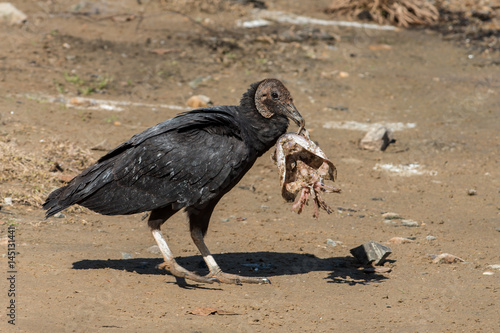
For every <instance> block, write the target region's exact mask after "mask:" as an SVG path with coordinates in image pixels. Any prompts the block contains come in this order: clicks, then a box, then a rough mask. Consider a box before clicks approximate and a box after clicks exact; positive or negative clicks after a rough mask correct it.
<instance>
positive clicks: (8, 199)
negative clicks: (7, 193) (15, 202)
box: [3, 197, 12, 206]
mask: <svg viewBox="0 0 500 333" xmlns="http://www.w3.org/2000/svg"><path fill="white" fill-rule="evenodd" d="M3 203H4V204H5V205H6V206H12V198H11V197H7V198H3Z"/></svg>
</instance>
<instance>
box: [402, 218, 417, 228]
mask: <svg viewBox="0 0 500 333" xmlns="http://www.w3.org/2000/svg"><path fill="white" fill-rule="evenodd" d="M401 225H403V226H405V227H418V222H417V221H413V220H401Z"/></svg>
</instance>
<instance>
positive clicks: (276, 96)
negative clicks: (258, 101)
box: [271, 91, 280, 99]
mask: <svg viewBox="0 0 500 333" xmlns="http://www.w3.org/2000/svg"><path fill="white" fill-rule="evenodd" d="M271 97H272V98H273V99H278V98H279V97H280V95H278V93H277V92H275V91H273V92H272V93H271Z"/></svg>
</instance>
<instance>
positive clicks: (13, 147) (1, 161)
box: [0, 137, 94, 207]
mask: <svg viewBox="0 0 500 333" xmlns="http://www.w3.org/2000/svg"><path fill="white" fill-rule="evenodd" d="M92 162H94V159H93V158H92V155H91V152H90V151H89V150H84V149H81V148H79V147H76V146H75V145H73V144H71V143H68V142H56V141H52V142H47V143H46V144H45V145H44V148H43V150H42V151H41V156H38V155H34V154H30V153H25V152H23V151H22V150H21V149H19V147H18V146H17V144H16V143H15V141H13V140H10V139H9V138H8V137H4V138H2V139H0V197H1V198H5V197H11V198H12V201H13V203H14V204H22V205H28V206H38V207H39V206H41V205H42V204H43V202H44V201H45V198H46V196H47V194H48V193H49V192H50V191H52V190H53V189H55V188H56V187H60V186H63V185H64V183H65V182H67V181H69V180H70V179H71V178H72V177H73V176H75V175H77V174H78V173H79V172H80V171H82V170H83V169H85V167H87V166H89V165H90V164H91V163H92Z"/></svg>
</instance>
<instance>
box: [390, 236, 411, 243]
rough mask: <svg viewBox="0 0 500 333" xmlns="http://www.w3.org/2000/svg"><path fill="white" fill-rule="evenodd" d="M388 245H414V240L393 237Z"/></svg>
mask: <svg viewBox="0 0 500 333" xmlns="http://www.w3.org/2000/svg"><path fill="white" fill-rule="evenodd" d="M386 243H388V244H406V243H413V240H411V239H408V238H405V237H392V238H391V239H389V240H388V241H387V242H386Z"/></svg>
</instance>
